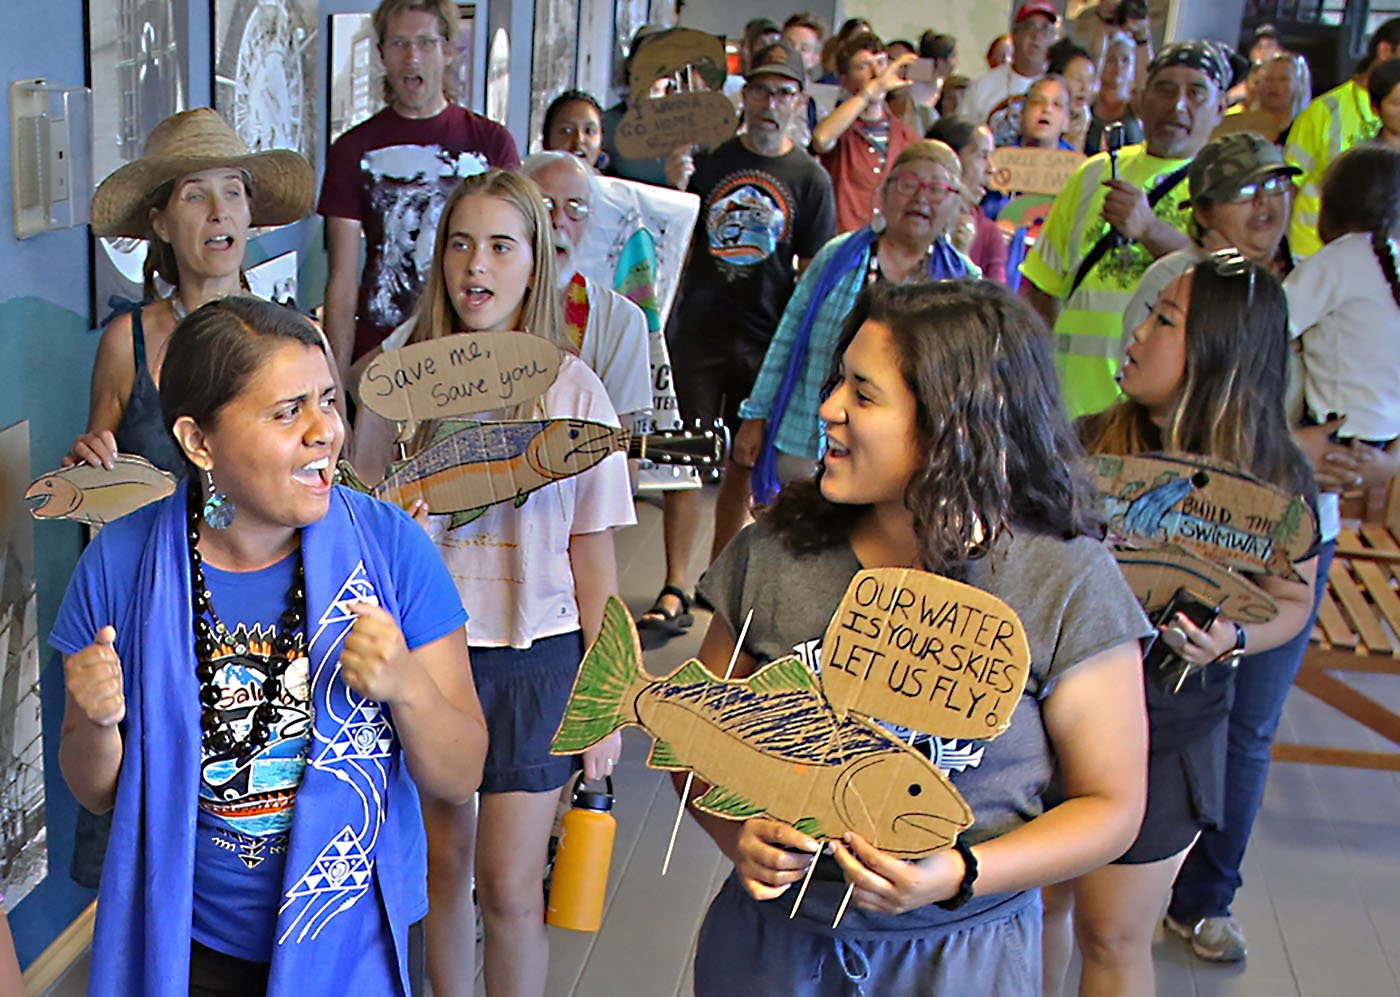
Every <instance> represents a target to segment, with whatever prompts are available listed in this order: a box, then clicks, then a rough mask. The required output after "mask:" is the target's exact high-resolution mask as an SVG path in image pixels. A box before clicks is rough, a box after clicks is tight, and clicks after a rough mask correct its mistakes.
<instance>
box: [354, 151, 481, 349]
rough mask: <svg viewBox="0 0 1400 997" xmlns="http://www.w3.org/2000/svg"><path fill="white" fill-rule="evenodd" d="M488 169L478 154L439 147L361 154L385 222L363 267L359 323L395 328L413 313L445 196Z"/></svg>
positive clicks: (362, 169) (371, 200) (372, 202)
mask: <svg viewBox="0 0 1400 997" xmlns="http://www.w3.org/2000/svg"><path fill="white" fill-rule="evenodd" d="M488 165H489V164H488V163H487V162H486V157H485V156H483V155H481V153H478V152H451V151H449V150H446V149H443V148H442V147H441V146H437V145H387V146H383V147H381V148H378V149H371V150H370V151H369V152H366V153H365V155H364V157H363V158H362V159H361V160H360V176H361V183H363V184H364V185H365V189H366V192H367V193H368V194H369V203H370V207H371V209H372V210H373V212H374V213H375V214H376V215H377V216H378V217H379V218H381V219H383V225H384V234H383V238H382V239H381V240H380V241H379V244H378V245H377V246H376V247H374V249H373V250H371V253H370V258H369V261H368V263H367V265H366V267H365V280H366V281H367V282H368V283H369V287H368V290H367V293H366V294H365V307H366V310H367V312H368V314H367V315H365V316H362V318H366V319H368V320H369V321H370V322H372V323H373V324H375V325H379V326H385V327H388V328H393V327H394V326H397V325H399V324H401V323H402V322H403V321H404V319H406V318H407V317H408V315H409V313H410V312H412V311H413V307H414V305H415V304H417V302H418V292H419V290H420V289H421V288H422V286H423V283H424V281H426V280H427V277H428V270H429V268H430V267H431V266H432V262H433V244H434V242H435V241H436V238H437V225H438V217H439V216H440V215H441V213H442V206H443V204H444V203H445V202H446V200H447V195H448V194H450V193H451V192H452V188H454V187H456V186H457V182H458V181H459V180H461V179H462V178H463V177H470V176H475V175H476V174H478V173H483V172H485V171H486V168H487V166H488ZM376 250H377V252H376Z"/></svg>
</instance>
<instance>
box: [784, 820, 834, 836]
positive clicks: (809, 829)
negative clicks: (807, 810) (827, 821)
mask: <svg viewBox="0 0 1400 997" xmlns="http://www.w3.org/2000/svg"><path fill="white" fill-rule="evenodd" d="M792 826H793V827H794V828H796V829H797V830H799V831H801V832H802V833H803V834H805V835H807V837H809V838H816V839H817V840H818V841H820V840H821V839H822V838H828V837H830V835H828V834H827V833H826V828H825V827H823V826H822V822H821V821H819V820H817V818H815V817H803V818H802V819H801V820H799V821H798V822H797V823H796V824H793V825H792Z"/></svg>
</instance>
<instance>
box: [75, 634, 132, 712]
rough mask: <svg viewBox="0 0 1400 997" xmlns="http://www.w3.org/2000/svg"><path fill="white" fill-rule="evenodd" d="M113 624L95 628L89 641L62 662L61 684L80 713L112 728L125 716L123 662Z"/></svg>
mask: <svg viewBox="0 0 1400 997" xmlns="http://www.w3.org/2000/svg"><path fill="white" fill-rule="evenodd" d="M116 640H117V630H116V628H115V627H103V628H102V629H101V630H99V631H97V636H96V637H94V638H93V641H92V643H91V644H89V645H88V646H87V647H85V648H83V649H82V650H81V651H79V652H78V653H77V654H75V655H73V656H72V657H71V658H68V659H67V660H65V661H64V662H63V684H64V685H65V686H66V687H67V689H68V695H70V696H72V697H73V702H74V703H76V704H77V706H78V709H80V710H82V712H83V716H85V717H87V718H88V720H89V721H91V722H92V723H93V724H95V725H97V726H98V727H115V726H116V725H117V724H119V723H121V722H122V718H124V717H125V716H126V695H125V694H124V693H123V692H122V663H121V659H120V658H118V657H117V649H116V647H114V646H113V645H114V644H115V643H116Z"/></svg>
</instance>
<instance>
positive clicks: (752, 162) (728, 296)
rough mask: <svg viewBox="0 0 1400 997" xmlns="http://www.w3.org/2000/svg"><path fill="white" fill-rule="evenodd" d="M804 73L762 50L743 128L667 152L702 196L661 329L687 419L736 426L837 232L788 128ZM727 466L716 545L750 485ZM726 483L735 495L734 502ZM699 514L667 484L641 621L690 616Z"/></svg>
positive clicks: (831, 210)
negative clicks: (654, 571) (803, 275)
mask: <svg viewBox="0 0 1400 997" xmlns="http://www.w3.org/2000/svg"><path fill="white" fill-rule="evenodd" d="M805 80H806V74H805V72H804V71H803V67H802V60H801V58H800V57H799V56H798V55H797V53H796V52H795V51H793V50H792V49H791V48H789V47H788V46H787V45H785V44H783V43H781V42H779V43H778V44H775V45H770V46H769V47H768V48H766V49H763V50H762V51H760V52H759V53H758V55H757V56H755V57H754V61H753V65H752V67H751V68H750V70H749V73H748V75H747V77H746V78H745V82H744V89H743V91H742V93H743V107H744V120H745V122H747V126H746V129H745V131H744V132H743V134H741V135H739V136H738V137H737V138H733V139H730V140H729V141H727V142H725V143H723V144H722V145H720V146H718V147H717V148H715V149H714V150H713V151H711V152H707V153H700V154H693V153H692V151H691V149H690V148H689V147H682V148H680V149H677V150H675V151H674V152H673V153H672V154H671V155H670V157H668V159H667V163H666V173H667V180H668V181H669V182H670V183H671V185H672V186H674V187H679V188H681V189H682V190H690V191H692V192H694V193H696V194H699V195H700V199H701V206H700V218H699V221H698V223H697V224H696V226H695V237H694V242H693V243H692V245H691V250H690V264H689V267H688V268H687V270H686V272H685V276H684V277H683V278H682V280H681V286H680V291H679V295H678V297H677V300H676V305H675V307H674V308H673V309H672V310H671V324H670V328H669V329H668V335H669V339H670V343H671V363H672V369H673V371H674V377H675V386H676V398H677V400H678V401H679V403H680V410H681V417H682V418H684V419H686V420H687V421H689V420H694V419H700V420H703V421H704V422H707V423H708V422H710V421H711V420H714V419H716V418H723V419H724V420H725V422H726V423H728V424H729V425H730V426H731V428H734V429H737V428H738V425H739V420H738V410H739V403H740V402H742V401H743V400H744V399H745V398H746V397H747V396H748V393H749V389H750V388H751V387H752V386H753V381H754V378H755V377H756V376H757V374H758V368H759V366H760V365H761V364H762V363H763V354H764V352H765V351H766V350H767V348H768V341H769V340H770V339H772V337H773V333H774V331H775V330H776V329H777V328H778V320H779V319H780V318H781V317H782V314H783V308H784V307H786V305H787V301H788V298H789V296H791V294H792V290H793V287H794V286H795V285H796V283H797V275H798V273H800V272H801V269H802V268H803V267H805V266H806V264H807V261H809V260H810V259H811V258H812V257H813V256H815V255H816V252H817V250H818V249H820V248H821V247H822V246H823V245H824V244H825V243H826V241H827V240H828V239H830V238H831V237H832V235H833V234H834V233H835V226H836V210H835V206H834V203H833V200H832V193H831V180H830V179H829V178H828V177H827V175H826V171H825V170H823V169H822V168H821V166H820V165H819V164H818V163H817V161H816V160H815V159H813V158H812V157H811V156H810V155H808V154H807V153H806V152H805V151H804V150H802V149H799V148H798V147H797V146H796V145H794V144H793V142H792V139H791V138H789V136H788V132H789V129H790V128H791V126H792V124H793V122H794V121H795V120H796V119H797V118H798V117H800V116H801V115H802V113H803V110H804V107H805V103H806V94H805V93H804V86H805ZM727 472H728V473H726V475H725V483H724V485H723V487H722V491H721V495H720V504H719V506H718V508H719V509H721V510H724V509H737V510H739V512H738V519H739V522H736V523H726V522H718V521H717V522H716V524H715V526H716V530H715V533H716V538H717V542H718V543H719V544H720V545H722V544H723V542H725V541H727V539H728V538H729V537H730V536H732V535H733V534H734V533H735V532H737V530H738V529H739V527H740V526H741V525H742V518H743V510H744V500H743V497H744V496H747V494H748V469H747V468H746V467H740V466H738V465H735V464H733V463H732V462H731V464H730V466H729V468H728V469H727ZM731 490H734V491H736V492H741V493H742V495H741V496H740V497H739V499H738V501H737V502H735V501H733V498H734V496H733V495H728V494H727V493H728V492H730V491H731ZM726 497H728V498H729V499H731V501H728V502H726V501H725V499H726ZM699 518H700V496H699V494H698V493H696V492H676V493H675V496H674V500H673V501H670V502H668V503H667V504H666V507H665V523H664V527H665V544H666V586H665V588H663V589H662V593H661V595H660V596H659V597H658V598H657V601H656V605H655V606H653V607H652V609H651V610H649V611H648V612H647V613H646V614H644V615H643V617H642V619H641V620H640V621H639V623H640V625H641V626H643V627H647V626H651V627H653V628H656V629H660V630H667V631H671V632H678V631H679V629H681V628H682V627H683V626H684V625H687V624H688V622H689V621H688V620H687V621H686V622H685V623H684V624H682V623H680V621H681V620H684V619H685V617H687V616H688V615H689V612H688V610H689V607H688V605H687V604H686V599H685V597H684V596H683V595H682V594H681V593H684V592H685V591H686V589H687V587H688V586H687V582H689V580H690V579H689V578H688V577H687V574H688V571H689V565H690V554H691V548H692V546H693V544H694V540H695V531H696V529H697V528H698V526H699ZM729 518H733V517H732V516H731V517H729Z"/></svg>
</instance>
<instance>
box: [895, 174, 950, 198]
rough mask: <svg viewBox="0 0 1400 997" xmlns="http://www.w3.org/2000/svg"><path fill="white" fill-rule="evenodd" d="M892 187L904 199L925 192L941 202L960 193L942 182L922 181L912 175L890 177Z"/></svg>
mask: <svg viewBox="0 0 1400 997" xmlns="http://www.w3.org/2000/svg"><path fill="white" fill-rule="evenodd" d="M890 186H891V187H893V188H894V189H895V193H897V194H901V195H903V196H904V197H915V196H917V195H918V194H920V193H922V192H923V191H928V192H929V195H930V196H931V197H932V198H933V200H935V201H941V200H943V199H944V198H945V197H947V196H948V195H949V194H956V193H957V192H958V188H956V187H954V186H952V185H950V184H946V183H944V182H943V181H942V180H920V179H919V178H918V177H916V176H915V175H914V174H912V173H896V174H895V175H894V176H892V177H890Z"/></svg>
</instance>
